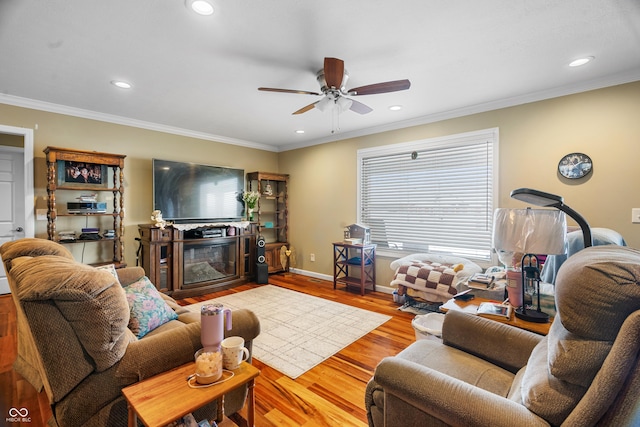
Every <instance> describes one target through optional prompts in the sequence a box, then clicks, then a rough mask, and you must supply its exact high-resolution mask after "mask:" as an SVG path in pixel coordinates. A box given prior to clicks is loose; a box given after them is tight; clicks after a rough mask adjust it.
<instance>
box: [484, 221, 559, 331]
mask: <svg viewBox="0 0 640 427" xmlns="http://www.w3.org/2000/svg"><path fill="white" fill-rule="evenodd" d="M566 235H567V220H566V216H565V215H564V213H563V212H561V211H555V210H550V209H531V208H527V209H503V208H501V209H496V211H495V213H494V218H493V247H494V248H495V250H496V252H498V256H499V257H500V259H501V261H502V262H503V263H504V264H505V265H506V266H507V268H514V267H516V265H515V264H516V262H517V261H520V264H521V272H520V274H521V291H522V293H521V294H520V295H521V296H522V298H523V297H524V295H527V294H529V295H532V296H533V295H537V304H535V308H527V306H526V304H525V303H524V302H523V303H522V305H521V306H520V307H516V309H515V310H514V311H515V315H516V317H518V318H519V319H523V320H527V321H530V322H537V323H545V322H548V321H549V315H548V314H546V313H544V312H542V310H541V309H540V269H539V264H540V263H539V262H538V255H555V254H563V253H564V252H565V246H566ZM518 254H522V257H521V258H520V257H519V255H518ZM510 300H511V298H510ZM512 305H516V304H513V303H512ZM533 306H534V301H533V300H532V307H533Z"/></svg>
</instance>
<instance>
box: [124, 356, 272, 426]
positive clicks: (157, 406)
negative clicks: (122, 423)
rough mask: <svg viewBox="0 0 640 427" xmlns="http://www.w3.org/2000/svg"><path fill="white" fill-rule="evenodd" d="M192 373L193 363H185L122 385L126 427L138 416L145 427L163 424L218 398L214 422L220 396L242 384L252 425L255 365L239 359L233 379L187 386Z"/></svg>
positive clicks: (219, 416)
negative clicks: (127, 416) (199, 385)
mask: <svg viewBox="0 0 640 427" xmlns="http://www.w3.org/2000/svg"><path fill="white" fill-rule="evenodd" d="M194 372H195V363H194V362H192V363H187V364H186V365H183V366H180V367H178V368H176V369H172V370H170V371H167V372H163V373H161V374H158V375H156V376H154V377H151V378H147V379H146V380H143V381H140V382H138V383H135V384H132V385H130V386H129V387H126V388H124V389H123V390H122V394H124V397H125V399H127V405H128V408H129V420H128V422H129V427H136V426H137V425H138V422H137V419H138V418H140V421H142V422H143V423H144V425H145V426H147V427H161V426H166V425H167V424H169V423H170V422H171V421H175V420H177V419H178V418H180V417H183V416H185V415H187V414H189V413H190V412H193V411H195V410H196V409H198V408H200V407H202V406H204V405H206V404H207V403H210V402H213V401H214V400H217V401H218V414H217V419H216V422H221V421H222V416H223V411H224V406H223V405H224V395H225V394H227V393H229V392H230V391H232V390H235V389H236V388H238V387H241V386H243V385H244V384H248V387H249V390H248V393H247V405H248V407H247V420H246V422H247V425H248V426H250V427H253V425H254V414H255V409H254V407H255V398H254V395H253V387H254V380H255V378H256V377H258V375H260V371H259V370H258V369H257V368H256V367H255V366H253V365H251V364H249V363H247V362H242V365H240V367H239V368H238V369H236V370H234V371H233V372H234V376H233V378H231V379H230V380H228V381H225V382H223V383H220V384H216V385H213V386H211V387H203V388H191V387H189V385H188V384H187V381H186V379H187V377H188V376H190V375H192V374H193V373H194Z"/></svg>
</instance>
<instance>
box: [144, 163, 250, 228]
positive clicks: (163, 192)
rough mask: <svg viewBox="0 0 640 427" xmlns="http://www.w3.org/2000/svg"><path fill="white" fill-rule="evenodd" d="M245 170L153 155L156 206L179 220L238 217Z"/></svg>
mask: <svg viewBox="0 0 640 427" xmlns="http://www.w3.org/2000/svg"><path fill="white" fill-rule="evenodd" d="M243 190H244V170H242V169H233V168H226V167H220V166H210V165H202V164H196V163H185V162H174V161H170V160H159V159H153V209H154V210H160V211H161V212H162V217H163V218H164V219H166V220H168V221H174V222H176V223H190V222H193V223H197V222H215V221H238V220H240V219H242V216H243V214H244V202H243V201H242V192H243Z"/></svg>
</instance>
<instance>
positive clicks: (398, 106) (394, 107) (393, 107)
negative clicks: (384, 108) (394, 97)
mask: <svg viewBox="0 0 640 427" xmlns="http://www.w3.org/2000/svg"><path fill="white" fill-rule="evenodd" d="M389 110H391V111H398V110H402V105H392V106H391V107H389Z"/></svg>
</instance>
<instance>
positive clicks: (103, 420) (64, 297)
mask: <svg viewBox="0 0 640 427" xmlns="http://www.w3.org/2000/svg"><path fill="white" fill-rule="evenodd" d="M0 256H1V257H2V261H3V263H4V265H5V270H6V271H7V278H8V281H9V286H10V289H11V292H12V297H13V299H14V301H15V302H16V310H17V320H18V355H17V358H16V361H15V364H14V367H15V369H16V371H17V372H18V373H20V374H21V375H23V376H24V377H25V378H27V380H28V381H29V382H30V383H31V384H33V385H34V386H35V387H36V388H37V389H42V387H44V389H45V391H46V393H47V396H48V398H49V402H50V404H51V408H52V412H53V417H52V418H51V419H50V420H49V424H50V425H52V426H56V425H58V426H61V427H62V426H65V427H66V426H98V425H99V426H120V425H127V404H126V401H125V399H124V397H123V396H122V389H123V388H124V387H126V386H128V385H130V384H133V383H135V382H137V381H140V380H142V379H145V378H148V377H150V376H153V375H156V374H158V373H160V372H163V371H167V370H170V369H172V368H175V367H177V366H180V365H182V364H185V363H187V362H190V361H193V357H194V353H195V352H196V351H197V350H198V349H199V348H200V347H201V343H200V321H199V320H200V314H199V313H192V312H189V311H188V310H186V309H184V308H183V307H180V306H179V305H178V304H177V303H176V302H175V301H174V300H173V299H171V298H170V297H168V296H166V295H163V294H161V296H162V298H163V299H164V300H165V301H166V302H167V304H168V305H169V306H170V307H171V309H173V310H174V311H175V312H176V314H177V315H178V318H177V319H175V320H170V321H168V322H167V323H164V324H163V325H161V326H159V327H157V328H155V329H154V330H152V331H151V332H149V333H148V334H147V335H145V336H144V337H142V338H140V339H138V338H137V337H136V336H135V335H134V334H133V333H132V332H131V331H130V330H129V329H128V327H127V325H128V322H129V305H128V303H127V300H126V297H125V293H124V291H123V286H125V285H127V284H129V283H132V282H133V281H136V280H137V279H139V278H140V277H142V276H144V270H143V269H142V268H140V267H128V268H123V269H119V270H117V275H118V279H119V281H118V280H115V278H114V276H113V275H111V274H110V273H108V272H107V271H101V270H99V269H96V268H94V267H91V266H88V265H84V264H80V263H77V262H75V261H73V257H72V255H71V254H70V253H69V252H68V251H67V250H66V249H65V248H64V247H63V246H62V245H59V244H57V243H55V242H51V241H49V240H44V239H33V238H28V239H21V240H17V241H14V242H8V243H5V244H4V245H2V246H1V247H0ZM232 326H233V328H232V329H231V330H230V331H225V334H226V335H227V336H230V335H239V336H242V337H243V338H244V339H245V346H246V347H247V348H248V349H249V351H251V345H252V341H253V339H254V338H255V337H256V336H258V334H259V333H260V324H259V321H258V319H257V317H256V316H255V314H254V313H253V312H251V311H250V310H246V309H243V310H236V311H233V312H232ZM246 393H247V389H246V387H244V388H239V389H237V390H234V391H233V392H232V393H230V394H228V395H226V396H225V400H224V405H225V408H224V409H225V413H226V414H228V415H231V414H233V413H235V412H237V411H239V410H240V409H242V407H243V406H244V403H245V399H246ZM216 409H217V406H216V403H215V402H214V403H212V404H210V405H207V406H205V407H203V408H201V410H199V411H197V412H196V413H195V414H194V415H195V416H196V419H198V420H200V419H203V418H208V419H214V418H215V416H216Z"/></svg>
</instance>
